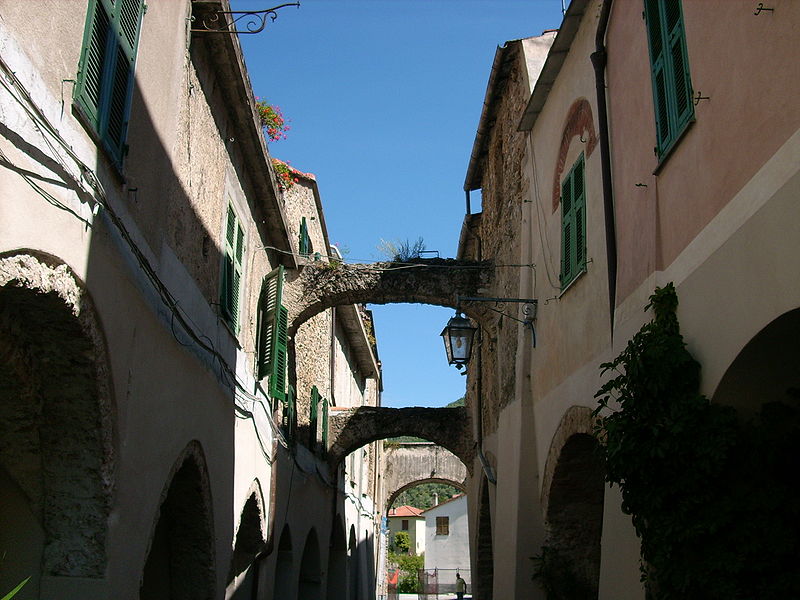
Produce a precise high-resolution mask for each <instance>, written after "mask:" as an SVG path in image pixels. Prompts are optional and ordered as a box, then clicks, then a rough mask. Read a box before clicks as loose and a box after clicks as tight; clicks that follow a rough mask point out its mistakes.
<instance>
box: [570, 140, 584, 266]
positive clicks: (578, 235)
mask: <svg viewBox="0 0 800 600" xmlns="http://www.w3.org/2000/svg"><path fill="white" fill-rule="evenodd" d="M572 204H573V208H572V211H573V214H574V220H575V253H574V259H575V263H574V264H573V273H574V274H575V275H576V276H577V275H578V273H580V272H581V271H583V270H584V269H585V268H586V193H585V191H584V167H583V154H581V156H580V158H579V159H578V162H577V163H576V164H575V168H574V169H573V172H572Z"/></svg>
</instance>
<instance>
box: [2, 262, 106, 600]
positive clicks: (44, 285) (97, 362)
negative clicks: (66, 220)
mask: <svg viewBox="0 0 800 600" xmlns="http://www.w3.org/2000/svg"><path fill="white" fill-rule="evenodd" d="M111 389H112V386H111V381H110V369H109V366H108V357H107V350H106V344H105V339H104V336H103V333H102V329H101V326H100V322H99V319H98V316H97V314H96V312H95V309H94V305H93V302H92V301H91V298H90V297H89V295H88V293H87V292H86V290H85V287H84V285H83V283H82V282H81V281H79V280H78V278H77V277H76V276H75V274H74V273H73V272H72V270H71V269H70V268H69V267H68V266H67V265H65V264H63V263H62V262H61V261H59V260H58V259H56V258H54V257H52V256H48V255H44V254H42V253H37V252H34V251H16V252H14V253H6V254H4V255H2V256H0V471H2V472H3V477H2V479H3V480H4V485H3V488H4V489H3V492H2V502H1V503H0V506H2V509H0V512H1V513H2V515H1V516H0V523H2V527H0V552H3V553H5V555H6V557H7V558H6V560H5V561H4V564H3V570H2V575H1V576H0V589H2V588H7V589H10V588H11V587H13V585H15V584H16V583H18V582H19V581H20V580H21V579H23V578H24V577H27V576H29V575H30V576H32V580H31V582H30V583H29V585H28V590H31V591H30V592H28V593H35V590H36V588H38V585H39V578H40V575H48V576H58V577H86V578H101V577H103V576H104V575H105V570H106V560H107V558H106V538H107V530H108V516H109V512H110V508H111V503H112V493H113V482H114V455H113V447H114V444H113V440H114V407H113V400H112V395H111ZM37 532H38V534H37ZM25 557H27V558H25ZM9 584H11V585H9Z"/></svg>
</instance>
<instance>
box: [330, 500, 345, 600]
mask: <svg viewBox="0 0 800 600" xmlns="http://www.w3.org/2000/svg"><path fill="white" fill-rule="evenodd" d="M329 548H330V550H329V551H328V589H327V595H326V597H327V599H328V600H345V599H346V598H347V542H346V540H345V537H344V526H343V525H342V516H341V515H336V519H334V521H333V530H332V531H331V542H330V545H329Z"/></svg>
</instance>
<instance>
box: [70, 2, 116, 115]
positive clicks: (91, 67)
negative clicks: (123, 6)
mask: <svg viewBox="0 0 800 600" xmlns="http://www.w3.org/2000/svg"><path fill="white" fill-rule="evenodd" d="M109 33H110V20H109V16H108V13H106V10H105V8H104V7H103V4H102V2H98V1H97V0H91V2H89V8H88V11H87V13H86V26H85V27H84V32H83V48H82V49H81V59H80V63H79V65H78V82H77V85H76V86H75V95H74V98H75V100H76V101H77V102H78V103H79V104H80V106H81V108H82V109H83V112H84V113H85V115H86V116H87V117H88V118H89V120H90V121H91V124H92V125H93V126H94V127H95V129H97V130H98V131H99V129H100V128H99V120H98V112H99V109H100V97H101V92H102V87H103V71H104V69H105V62H106V57H107V55H108V51H107V46H108V37H109Z"/></svg>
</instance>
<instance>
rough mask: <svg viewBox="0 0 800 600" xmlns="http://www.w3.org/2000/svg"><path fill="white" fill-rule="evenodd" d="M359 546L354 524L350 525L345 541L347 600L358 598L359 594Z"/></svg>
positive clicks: (358, 599) (359, 597)
mask: <svg viewBox="0 0 800 600" xmlns="http://www.w3.org/2000/svg"><path fill="white" fill-rule="evenodd" d="M360 554H361V552H360V548H359V546H358V539H357V538H356V527H355V525H350V536H349V538H348V541H347V562H348V569H347V575H348V586H347V587H348V589H349V591H350V595H349V600H360V599H361V596H360V595H359V589H360V586H359V585H358V582H359V581H360V577H359V574H360V573H361V568H360V564H359V563H360Z"/></svg>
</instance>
